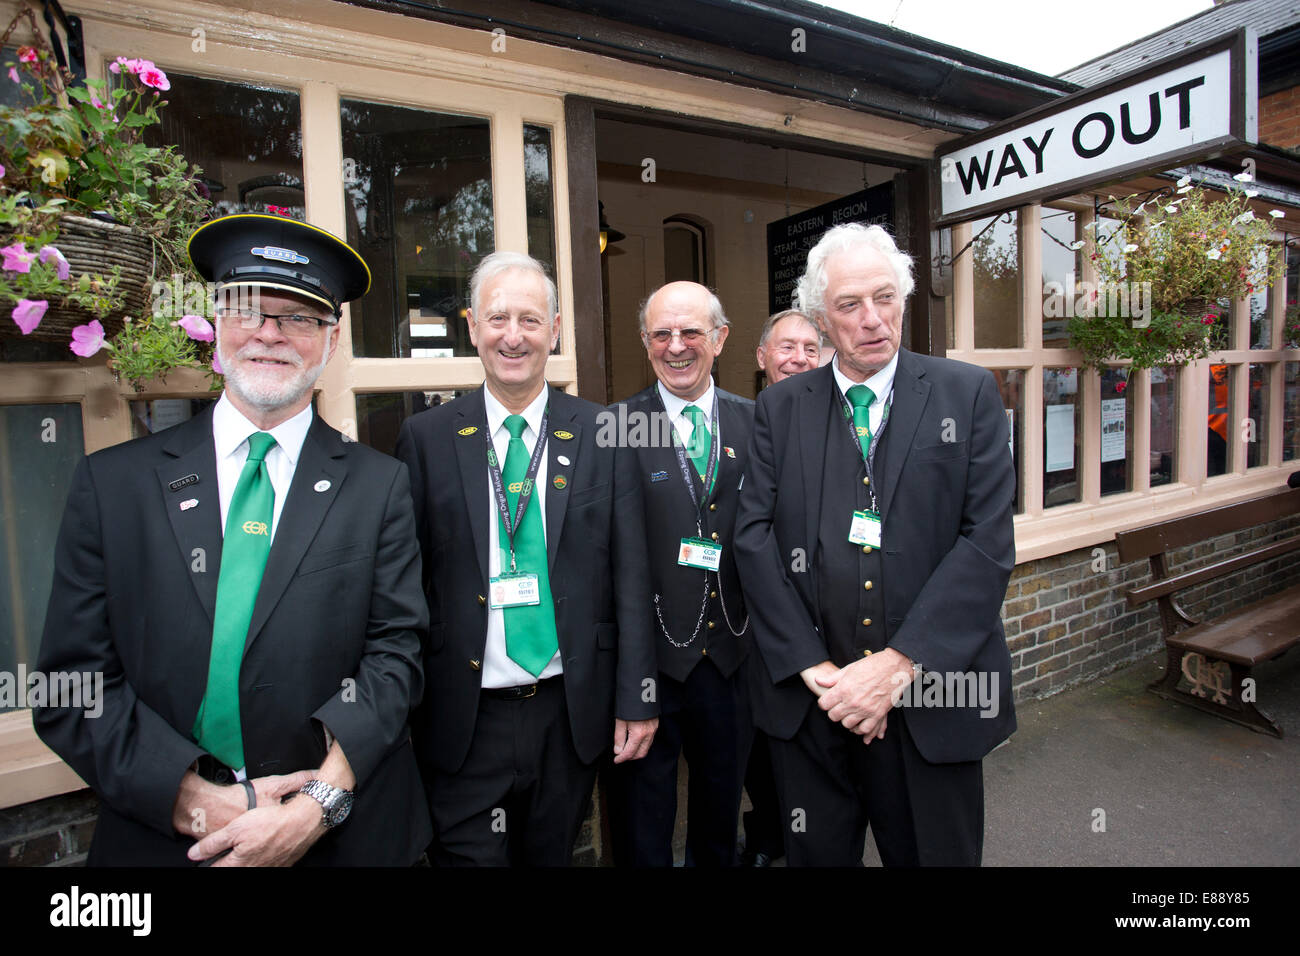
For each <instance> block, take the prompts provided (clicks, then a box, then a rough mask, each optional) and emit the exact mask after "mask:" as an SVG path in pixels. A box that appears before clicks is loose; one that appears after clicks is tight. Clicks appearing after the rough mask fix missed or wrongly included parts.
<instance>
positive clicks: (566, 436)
mask: <svg viewBox="0 0 1300 956" xmlns="http://www.w3.org/2000/svg"><path fill="white" fill-rule="evenodd" d="M551 434H552V435H554V436H555V437H556V438H558V439H560V441H569V440H570V439H571V438H573V432H566V431H565V430H564V429H558V430H556V431H553V432H551Z"/></svg>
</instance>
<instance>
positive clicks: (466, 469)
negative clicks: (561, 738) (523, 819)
mask: <svg viewBox="0 0 1300 956" xmlns="http://www.w3.org/2000/svg"><path fill="white" fill-rule="evenodd" d="M547 387H548V389H549V392H550V398H549V403H550V418H549V421H548V424H547V429H548V431H549V432H550V435H549V436H548V440H547V448H546V458H547V472H546V475H547V478H546V480H547V487H546V553H547V559H548V562H549V564H548V569H547V570H548V573H549V575H550V584H551V596H552V598H553V600H554V602H555V625H556V631H557V636H558V638H559V643H560V656H561V663H562V665H563V668H564V689H565V696H566V701H567V706H568V712H569V726H570V729H571V730H572V733H573V743H574V746H575V748H576V749H577V752H578V756H579V757H580V758H581V759H582V760H583V761H584V762H586V763H591V762H593V761H594V760H596V759H597V758H598V757H599V756H600V755H601V754H602V753H603V752H604V751H605V750H606V749H608V748H609V747H610V746H611V745H612V744H613V740H614V718H615V716H617V717H619V718H621V719H624V720H645V719H649V718H651V717H656V716H658V714H659V708H658V705H657V704H656V703H654V702H653V698H652V695H648V694H645V689H646V686H647V685H645V684H644V681H645V680H647V679H653V678H654V676H655V674H656V669H655V663H654V646H653V644H652V643H651V641H650V630H649V627H648V626H647V622H646V618H645V614H644V610H645V607H646V605H647V603H648V602H649V596H648V595H649V587H648V584H647V568H646V557H645V531H644V525H643V522H642V508H641V488H640V484H639V483H638V482H637V480H636V472H635V464H634V459H633V458H632V456H631V455H630V454H628V453H626V452H623V451H620V450H618V449H615V448H602V447H599V446H598V445H597V442H596V435H597V423H596V414H597V412H599V411H600V406H598V405H594V404H592V403H591V402H587V401H584V400H582V399H580V398H575V397H574V396H572V395H568V394H566V393H564V392H562V391H560V390H558V389H555V388H550V386H547ZM486 428H487V410H486V407H485V406H484V404H483V393H482V390H481V389H480V390H478V391H475V392H473V393H471V394H469V395H464V396H462V397H461V398H458V399H456V400H455V401H453V402H449V403H447V404H446V405H439V406H437V407H436V408H431V409H429V410H428V411H425V412H421V413H420V414H418V415H413V416H411V417H410V418H408V419H407V420H406V421H405V422H404V423H403V425H402V431H401V435H400V436H399V437H398V440H397V456H398V457H399V458H400V459H402V460H403V461H404V462H406V463H407V465H408V466H409V467H410V469H411V477H412V491H413V493H414V495H415V516H416V527H417V529H418V534H419V540H420V549H421V551H422V552H423V554H424V587H425V592H426V594H427V596H428V601H429V610H430V620H431V624H430V627H429V640H428V643H427V645H426V647H425V676H426V680H427V686H428V693H427V694H426V697H425V702H424V705H423V706H422V707H421V709H420V714H419V716H418V717H417V722H416V724H417V734H416V737H417V745H418V746H419V747H420V749H421V755H422V757H423V759H425V760H428V761H430V762H431V763H432V764H433V766H434V767H435V768H437V769H438V770H440V771H442V772H444V773H455V772H456V771H457V770H459V769H460V766H461V765H462V764H463V763H464V761H465V756H466V754H467V753H468V752H469V747H470V742H471V741H472V740H473V737H474V725H475V720H476V717H477V714H478V699H479V691H480V689H481V687H482V671H481V668H482V662H483V652H484V648H485V647H486V646H487V615H488V609H487V601H486V595H487V593H488V547H489V542H490V540H491V539H490V529H489V525H488V521H489V518H490V515H491V512H490V511H489V508H490V498H489V495H488V472H487V458H486V446H485V443H484V440H483V433H484V431H485V430H486ZM561 433H562V434H561ZM565 435H567V436H569V437H567V438H566V437H564V436H565ZM561 455H562V456H564V457H565V458H567V459H568V460H569V464H567V465H562V464H561V463H560V462H559V460H558V459H559V457H560V456H561ZM558 478H563V479H564V482H563V487H557V486H556V484H555V482H556V480H557V479H558ZM643 695H644V696H646V697H650V698H651V699H650V700H644V699H643Z"/></svg>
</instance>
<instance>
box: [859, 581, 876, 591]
mask: <svg viewBox="0 0 1300 956" xmlns="http://www.w3.org/2000/svg"><path fill="white" fill-rule="evenodd" d="M862 587H863V588H865V589H866V590H868V591H870V590H871V589H872V588H874V587H875V585H874V584H872V583H871V582H870V581H866V582H864V583H863V585H862Z"/></svg>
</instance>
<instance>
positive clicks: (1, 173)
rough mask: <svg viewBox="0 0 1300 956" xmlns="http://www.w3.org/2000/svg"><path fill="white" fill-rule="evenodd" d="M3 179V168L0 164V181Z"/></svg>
mask: <svg viewBox="0 0 1300 956" xmlns="http://www.w3.org/2000/svg"><path fill="white" fill-rule="evenodd" d="M4 178H5V168H4V165H3V164H0V179H4Z"/></svg>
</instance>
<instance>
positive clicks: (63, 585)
mask: <svg viewBox="0 0 1300 956" xmlns="http://www.w3.org/2000/svg"><path fill="white" fill-rule="evenodd" d="M190 254H191V257H192V259H193V261H194V264H195V266H196V268H197V269H198V270H199V272H200V274H201V275H203V277H204V278H206V279H208V280H210V281H213V282H215V283H217V293H218V300H219V301H218V308H217V333H216V334H217V338H216V345H217V353H218V359H219V361H220V363H221V366H222V367H223V368H224V370H225V374H226V382H225V390H224V392H223V394H222V395H221V397H220V399H219V400H218V401H217V402H216V404H215V406H213V407H211V408H209V409H207V410H205V411H203V412H202V413H200V414H199V415H196V416H195V417H194V418H192V419H190V420H189V421H186V422H184V423H182V424H180V425H177V426H176V427H175V428H171V429H168V430H167V431H164V432H161V433H159V434H156V435H151V436H148V437H146V438H141V439H139V440H136V441H132V442H127V443H125V444H122V445H118V446H116V447H113V448H107V449H104V450H103V451H99V452H97V453H95V454H93V455H90V456H89V457H87V458H85V459H83V460H82V462H81V464H80V465H79V466H78V469H77V472H76V475H75V477H74V479H73V484H72V490H71V492H70V494H69V498H68V505H67V511H66V513H65V517H64V521H63V526H62V528H61V529H60V532H59V539H58V544H57V547H56V551H55V571H54V583H53V587H52V590H51V594H50V603H49V610H48V612H47V615H46V621H45V632H44V636H43V639H42V643H41V650H40V655H39V659H38V660H39V665H38V666H39V667H40V668H41V670H42V671H44V672H47V673H48V672H74V671H75V672H91V673H96V674H103V675H104V685H103V686H104V692H103V695H102V696H103V699H102V701H97V702H96V705H97V707H96V708H95V709H94V710H78V709H74V708H71V707H62V706H55V705H56V704H58V703H60V702H58V701H55V702H52V704H51V706H47V707H42V708H37V709H35V710H34V713H33V716H34V720H35V724H36V729H37V732H38V733H39V734H40V736H41V738H42V739H43V740H44V741H45V742H46V743H47V744H49V745H50V747H51V748H53V749H54V750H55V751H56V752H57V753H58V754H59V755H60V756H61V757H63V759H64V760H66V761H67V762H68V764H69V765H71V767H72V768H73V769H74V770H76V771H77V773H78V774H80V775H81V777H82V779H83V780H85V781H86V782H87V783H88V784H89V785H90V786H91V787H92V788H93V789H94V790H95V791H96V792H97V793H98V795H99V797H100V816H99V821H98V823H97V825H96V828H95V839H94V843H93V845H92V847H91V850H90V860H89V862H90V863H91V864H92V865H124V864H130V865H194V864H195V863H197V862H199V861H205V862H207V863H213V864H214V865H217V866H229V865H276V864H279V865H287V864H291V863H294V862H297V861H299V860H301V861H302V862H303V863H304V864H315V865H331V864H334V865H337V864H365V865H399V866H406V865H410V864H411V863H413V862H414V861H415V860H416V859H417V858H418V857H419V856H420V853H421V851H422V850H423V849H424V847H425V845H426V844H427V843H428V841H429V837H430V827H429V819H428V811H427V809H426V806H425V803H424V797H423V792H422V789H421V787H420V783H419V776H418V771H417V768H416V763H415V758H414V754H413V752H412V749H411V744H410V740H409V731H408V726H407V725H408V715H409V712H410V710H411V707H412V706H413V705H414V704H415V703H416V702H417V701H418V700H419V699H420V695H421V692H422V689H423V681H422V671H421V664H420V641H421V638H422V637H423V635H424V633H425V632H426V630H427V626H428V610H427V607H426V605H425V602H424V598H423V595H422V594H421V590H420V562H419V552H418V546H417V544H416V538H415V522H414V516H413V514H412V508H411V492H410V485H409V481H408V478H407V471H406V468H405V467H404V466H403V465H401V464H400V463H398V462H396V461H394V460H393V459H391V458H389V457H387V456H386V455H382V454H380V453H378V452H376V451H373V450H372V449H369V448H366V447H364V446H362V445H359V444H356V443H353V442H345V441H344V440H343V437H342V436H341V435H340V434H339V433H338V432H337V431H335V430H334V429H333V428H330V427H329V426H328V425H326V424H325V423H324V422H323V421H321V420H320V419H319V418H317V417H316V416H315V414H314V413H313V411H312V405H311V400H312V389H313V386H314V384H315V382H316V379H317V378H318V376H319V375H320V373H321V371H322V370H323V369H324V367H325V363H326V362H327V361H329V358H330V356H331V355H333V354H334V349H335V348H336V347H337V345H338V338H339V326H338V323H339V316H340V311H341V308H342V305H343V303H345V302H347V301H350V300H351V299H355V298H357V297H358V296H360V295H362V294H364V293H365V291H366V289H367V288H368V286H369V281H370V275H369V270H368V269H367V268H366V265H365V262H364V261H363V260H362V259H361V257H360V256H359V255H357V254H356V253H355V252H354V251H353V250H352V249H350V248H349V247H348V246H347V244H346V243H344V242H343V241H342V240H340V239H338V238H336V237H335V236H333V235H331V234H330V233H328V232H326V231H324V230H322V229H318V228H316V227H315V226H311V225H308V224H306V223H301V222H295V221H293V220H289V219H283V218H280V217H277V216H261V215H238V216H228V217H225V218H223V219H218V220H215V221H213V222H210V223H208V224H206V225H204V226H203V227H201V228H200V229H199V230H198V231H196V232H195V234H194V235H193V236H192V237H191V239H190ZM97 711H102V712H97Z"/></svg>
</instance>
